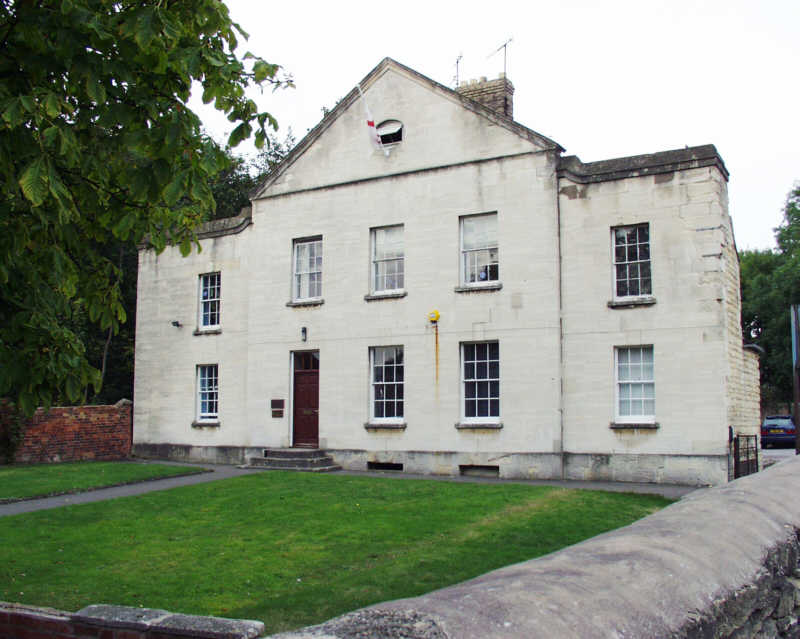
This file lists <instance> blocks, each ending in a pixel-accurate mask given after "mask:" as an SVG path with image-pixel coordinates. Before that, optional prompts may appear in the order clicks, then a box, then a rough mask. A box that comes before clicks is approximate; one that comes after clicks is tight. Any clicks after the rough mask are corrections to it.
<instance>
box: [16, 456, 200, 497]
mask: <svg viewBox="0 0 800 639" xmlns="http://www.w3.org/2000/svg"><path fill="white" fill-rule="evenodd" d="M200 472H203V469H201V468H194V467H188V466H168V465H166V464H141V463H136V462H74V463H67V464H41V465H35V466H0V503H1V502H6V501H17V500H20V499H30V498H32V497H43V496H46V495H60V494H64V493H78V492H82V491H85V490H93V489H95V488H103V487H105V486H116V485H119V484H128V483H132V482H137V481H145V480H148V479H161V478H163V477H173V476H175V475H187V474H194V473H200Z"/></svg>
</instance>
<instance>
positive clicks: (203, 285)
mask: <svg viewBox="0 0 800 639" xmlns="http://www.w3.org/2000/svg"><path fill="white" fill-rule="evenodd" d="M214 276H216V282H212V281H211V278H212V277H214ZM197 281H198V283H197V299H198V302H199V303H198V308H197V328H198V330H201V331H206V330H213V329H217V328H219V327H220V325H221V323H222V273H221V272H220V271H212V272H210V273H201V274H200V276H199V277H198V278H197ZM214 289H216V294H217V295H216V297H212V296H211V293H213V291H214ZM207 293H208V296H207ZM214 303H216V305H217V306H216V316H217V318H216V319H217V321H216V323H213V322H208V323H206V317H210V316H211V315H212V314H213V311H212V310H211V309H212V306H213V304H214Z"/></svg>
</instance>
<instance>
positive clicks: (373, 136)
mask: <svg viewBox="0 0 800 639" xmlns="http://www.w3.org/2000/svg"><path fill="white" fill-rule="evenodd" d="M356 88H357V89H358V95H360V96H361V101H362V102H363V103H364V113H365V114H366V116H367V135H369V139H370V142H372V145H373V146H374V147H375V148H377V149H380V150H381V151H383V154H384V155H385V156H386V157H389V149H387V148H386V147H384V146H383V143H382V142H381V136H380V135H378V130H377V129H376V128H375V119H374V118H373V117H372V113H371V112H370V110H369V105H368V104H367V99H366V98H365V97H364V93H363V92H362V91H361V85H360V84H357V85H356Z"/></svg>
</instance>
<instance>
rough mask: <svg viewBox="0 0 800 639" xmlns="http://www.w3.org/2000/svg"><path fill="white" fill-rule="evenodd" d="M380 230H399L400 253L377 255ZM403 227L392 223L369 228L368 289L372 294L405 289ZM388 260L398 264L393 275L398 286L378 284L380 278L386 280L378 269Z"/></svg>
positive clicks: (397, 291) (398, 291) (396, 291)
mask: <svg viewBox="0 0 800 639" xmlns="http://www.w3.org/2000/svg"><path fill="white" fill-rule="evenodd" d="M380 231H387V232H389V231H399V233H400V249H401V254H400V256H399V257H397V256H395V257H378V242H379V241H378V237H379V232H380ZM404 236H405V228H404V225H402V224H393V225H390V226H376V227H375V228H372V229H370V245H371V247H370V248H371V250H370V254H371V264H370V291H371V292H372V294H378V295H380V294H384V293H402V292H404V291H405V281H406V280H405V264H406V253H405V237H404ZM390 262H393V263H395V265H396V266H399V269H398V270H396V271H395V273H394V276H395V278H396V279H399V280H400V281H399V282H398V283H400V286H396V287H394V288H387V287H386V286H381V285H380V280H381V279H382V280H383V283H385V282H386V280H387V275H386V274H385V273H384V274H383V275H380V274H379V272H378V271H379V269H380V267H381V266H382V265H385V264H388V263H390Z"/></svg>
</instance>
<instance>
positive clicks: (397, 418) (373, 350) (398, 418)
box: [369, 344, 406, 424]
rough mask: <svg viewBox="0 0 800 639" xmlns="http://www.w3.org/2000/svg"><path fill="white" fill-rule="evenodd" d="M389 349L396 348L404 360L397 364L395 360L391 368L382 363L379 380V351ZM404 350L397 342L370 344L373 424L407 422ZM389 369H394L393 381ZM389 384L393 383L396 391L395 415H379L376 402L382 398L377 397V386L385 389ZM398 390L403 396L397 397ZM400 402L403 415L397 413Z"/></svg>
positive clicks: (370, 396) (370, 390) (371, 419)
mask: <svg viewBox="0 0 800 639" xmlns="http://www.w3.org/2000/svg"><path fill="white" fill-rule="evenodd" d="M389 349H394V350H395V356H396V354H397V352H398V351H399V353H400V355H401V358H402V361H401V362H400V363H399V364H397V363H396V361H395V363H394V364H393V365H392V366H391V367H390V368H387V367H386V366H385V365H383V364H382V365H381V369H382V370H381V380H377V379H376V377H377V374H376V372H377V370H376V361H377V355H378V352H379V351H380V352H381V353H384V352H385V351H388V350H389ZM404 351H405V349H404V348H403V346H402V345H400V344H395V345H390V346H370V348H369V421H370V423H373V424H404V423H405V419H406V418H405V365H406V363H405V352H404ZM383 361H385V360H383ZM398 369H399V372H400V377H401V379H400V381H397V377H398V375H397V373H398ZM388 370H391V371H392V377H393V379H392V380H391V381H388V382H387V380H386V373H387V372H388ZM389 384H391V385H392V387H393V392H394V395H395V396H394V398H393V399H394V405H395V415H394V416H392V417H386V416H385V415H383V416H377V415H376V414H375V413H376V411H375V402H376V400H377V401H381V399H382V398H378V397H376V394H377V393H376V387H378V386H382V387H384V389H385V387H386V386H388V385H389ZM398 391H399V393H400V395H401V397H399V398H398V397H397V395H398ZM385 399H386V397H385V395H384V398H383V401H385ZM398 403H399V405H400V407H401V409H402V412H403V414H402V415H397V414H396V409H397V404H398Z"/></svg>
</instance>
